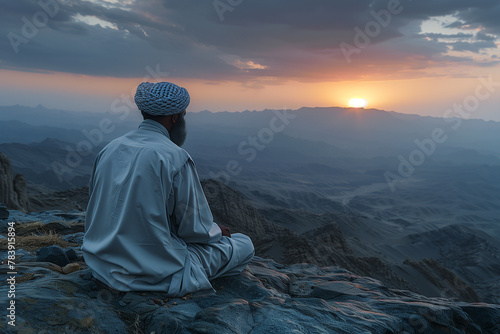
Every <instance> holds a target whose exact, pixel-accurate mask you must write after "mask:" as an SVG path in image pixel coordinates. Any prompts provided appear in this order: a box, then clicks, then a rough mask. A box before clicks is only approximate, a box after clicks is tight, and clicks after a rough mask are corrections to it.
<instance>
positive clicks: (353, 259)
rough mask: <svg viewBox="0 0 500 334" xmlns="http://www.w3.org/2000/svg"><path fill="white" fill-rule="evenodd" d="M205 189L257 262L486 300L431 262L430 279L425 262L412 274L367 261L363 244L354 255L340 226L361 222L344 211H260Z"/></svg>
mask: <svg viewBox="0 0 500 334" xmlns="http://www.w3.org/2000/svg"><path fill="white" fill-rule="evenodd" d="M202 185H203V188H204V191H205V195H206V197H207V200H208V202H209V203H210V208H211V209H212V213H213V214H214V218H215V220H216V221H217V222H219V223H221V224H223V225H226V226H228V227H230V229H231V230H232V231H238V232H242V233H245V234H247V235H249V236H250V237H251V238H252V240H254V244H255V248H256V254H257V255H259V256H262V257H266V258H272V259H274V260H275V261H278V262H281V263H286V264H293V263H301V262H305V263H311V264H316V265H320V266H329V265H337V266H340V267H342V268H345V269H347V270H350V271H352V272H354V273H355V274H357V275H363V276H370V277H373V278H376V279H378V280H381V281H383V282H384V284H386V285H387V286H389V287H391V288H397V289H408V290H411V291H413V292H417V293H420V292H421V288H420V286H423V287H425V288H427V289H426V290H425V292H429V293H430V294H432V295H435V296H441V297H449V298H456V299H459V300H463V301H470V302H474V301H478V300H482V298H479V297H478V296H477V294H476V293H475V292H474V290H473V289H472V288H471V287H470V286H469V285H468V284H467V283H465V282H464V281H463V280H461V279H460V278H459V277H457V276H456V275H455V274H454V273H453V272H451V271H450V270H447V269H446V268H444V267H442V266H441V265H440V264H438V263H436V262H435V261H434V262H432V263H433V267H432V268H433V271H432V275H430V274H429V270H428V268H429V266H426V265H425V264H424V263H423V262H411V268H408V267H409V266H410V261H409V262H407V263H402V264H401V266H393V265H391V264H390V263H388V262H385V261H384V260H383V257H380V258H379V257H376V256H373V255H372V256H366V255H363V254H374V253H376V252H374V250H372V249H369V250H367V251H364V252H363V251H360V250H359V248H363V247H364V246H363V243H362V242H361V241H359V240H358V243H357V248H358V249H356V250H354V249H353V248H352V246H351V245H352V242H351V243H348V242H347V241H346V239H345V237H344V233H343V232H342V230H341V228H340V227H339V223H343V222H344V221H346V220H349V221H350V222H349V225H351V226H352V225H356V223H358V221H355V222H354V223H353V219H356V217H353V216H352V215H351V216H349V217H347V216H346V213H344V212H342V211H339V212H338V213H336V214H333V213H330V214H321V215H320V214H312V213H309V212H306V211H295V212H293V211H290V210H281V209H276V210H257V209H255V208H254V207H253V206H251V205H249V204H248V202H247V201H246V200H245V199H244V197H243V196H242V195H241V194H240V193H239V192H237V191H235V190H233V189H231V188H229V187H227V186H226V185H224V184H223V183H220V182H217V181H214V180H206V181H203V182H202ZM270 220H272V221H270ZM344 223H345V224H344V225H346V224H347V223H346V222H344ZM362 224H363V222H362V221H361V220H360V221H359V224H358V225H359V226H358V227H357V228H359V229H363V225H362ZM365 224H366V223H365ZM300 225H301V226H300ZM285 226H289V227H290V228H287V227H285ZM292 229H293V230H292ZM344 230H345V229H344ZM429 261H431V260H429ZM396 270H397V271H396ZM411 270H415V271H416V272H418V273H419V275H418V276H417V275H415V273H413V272H410V271H411ZM422 282H423V283H422ZM424 283H425V284H424ZM428 287H430V288H428Z"/></svg>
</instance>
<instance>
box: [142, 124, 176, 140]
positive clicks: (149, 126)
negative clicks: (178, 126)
mask: <svg viewBox="0 0 500 334" xmlns="http://www.w3.org/2000/svg"><path fill="white" fill-rule="evenodd" d="M139 129H144V130H148V131H153V132H158V133H161V134H163V135H165V136H166V137H167V138H168V139H170V134H169V133H168V131H167V129H166V128H165V127H164V126H163V125H161V124H160V123H158V122H157V121H153V120H152V119H145V120H144V121H142V123H141V124H140V125H139Z"/></svg>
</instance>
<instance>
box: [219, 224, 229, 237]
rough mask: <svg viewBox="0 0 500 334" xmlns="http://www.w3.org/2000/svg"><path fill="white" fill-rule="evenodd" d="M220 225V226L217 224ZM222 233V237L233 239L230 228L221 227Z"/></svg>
mask: <svg viewBox="0 0 500 334" xmlns="http://www.w3.org/2000/svg"><path fill="white" fill-rule="evenodd" d="M217 225H219V224H217ZM219 227H220V229H221V231H222V236H225V237H229V238H231V232H229V227H226V226H222V225H219Z"/></svg>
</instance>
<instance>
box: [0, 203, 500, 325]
mask: <svg viewBox="0 0 500 334" xmlns="http://www.w3.org/2000/svg"><path fill="white" fill-rule="evenodd" d="M82 214H83V213H82ZM82 214H79V213H73V214H71V213H69V214H61V213H57V212H52V213H46V214H45V216H44V217H45V218H47V217H50V218H47V219H46V220H42V219H41V220H40V221H29V220H30V219H29V218H30V217H29V216H27V215H25V216H23V217H24V218H23V217H21V214H20V213H16V212H11V216H12V217H17V220H18V223H16V232H18V236H17V237H16V238H17V240H18V243H16V244H17V254H18V256H17V257H16V260H15V262H16V265H15V269H16V271H17V272H18V274H17V275H16V278H15V284H11V283H14V282H13V281H12V280H9V277H10V276H11V275H9V274H8V272H9V268H8V266H7V264H3V265H1V266H0V274H1V276H2V278H1V283H0V294H1V295H2V296H8V295H9V290H10V291H12V290H14V291H15V298H10V297H9V298H4V297H2V299H1V301H2V302H1V309H2V310H4V311H3V312H4V313H5V312H10V311H9V310H7V308H8V307H9V305H10V300H15V304H14V305H15V325H16V326H15V328H14V327H12V326H11V325H9V323H8V322H9V321H11V319H9V317H6V318H5V317H4V320H3V321H2V322H0V331H1V332H10V331H12V332H17V333H148V334H149V333H156V334H158V333H254V334H255V333H356V334H359V333H398V334H403V333H404V334H406V333H492V334H493V333H500V305H491V304H484V303H464V302H456V301H453V300H450V299H444V298H428V297H424V296H421V295H418V294H415V293H412V292H409V291H406V290H396V289H389V288H387V287H386V286H384V285H383V284H382V283H381V282H380V281H378V280H375V279H372V278H369V277H361V276H358V275H354V274H353V273H351V272H349V271H347V270H345V269H342V268H339V267H334V266H329V267H320V266H317V265H312V264H291V265H282V264H279V263H276V262H274V261H272V260H268V259H264V258H261V257H255V258H254V260H253V261H252V262H251V264H250V265H249V266H248V267H247V269H245V270H244V271H243V273H241V274H240V275H237V276H231V277H223V278H219V279H215V280H213V285H214V288H215V290H216V292H213V291H200V292H198V293H196V294H189V295H186V296H183V297H181V298H170V297H167V296H165V295H164V294H161V293H149V292H148V293H140V292H119V291H115V290H113V289H110V288H108V287H106V286H104V285H103V284H102V283H100V282H98V281H97V280H95V279H94V278H93V277H92V273H91V271H90V269H89V268H88V267H87V266H86V265H85V263H84V262H83V261H82V257H81V252H79V244H81V239H82V238H81V236H82V227H83V221H82V219H81V217H82ZM38 217H39V218H43V217H41V216H38ZM21 218H22V219H21ZM51 219H59V221H50V220H51ZM4 227H5V226H4ZM4 227H3V228H2V229H1V231H0V233H1V234H2V235H3V236H7V235H6V230H5V228H4ZM37 238H38V239H37ZM0 241H1V243H0V248H1V249H3V250H4V252H3V253H1V254H2V257H3V259H5V257H6V253H5V246H6V242H5V238H2V239H0ZM48 243H51V244H54V245H58V246H60V247H61V248H59V247H57V249H59V250H60V249H65V252H66V253H69V252H70V251H71V250H72V251H74V252H71V253H73V254H72V256H69V255H68V256H67V258H68V260H66V257H64V256H63V258H64V261H63V262H62V263H60V264H61V266H62V265H64V267H61V266H59V265H57V264H55V263H53V262H41V260H42V259H43V254H45V253H47V252H45V251H41V250H40V249H41V248H43V247H47V246H49V244H48ZM52 248H54V247H52ZM37 250H38V252H37ZM49 253H50V252H49ZM66 253H65V254H66ZM67 261H72V263H69V264H67V265H65V263H66V262H67ZM56 262H57V261H56ZM6 310H7V311H6ZM7 314H8V313H7Z"/></svg>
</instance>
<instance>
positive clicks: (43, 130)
mask: <svg viewBox="0 0 500 334" xmlns="http://www.w3.org/2000/svg"><path fill="white" fill-rule="evenodd" d="M140 120H141V119H140V115H139V114H138V112H137V111H132V110H128V111H127V109H126V108H125V107H124V108H122V109H120V112H116V113H107V114H102V113H76V112H66V111H59V110H49V109H45V108H43V107H41V106H39V107H37V108H27V107H20V106H13V107H0V128H1V129H2V131H1V133H0V152H3V153H5V154H6V155H7V156H9V158H10V159H11V161H12V164H13V167H14V170H15V171H16V172H18V173H22V174H24V175H25V177H26V179H27V182H28V184H29V188H30V191H31V194H32V195H33V196H35V195H36V194H37V192H40V191H42V192H49V191H56V190H57V191H64V190H66V189H68V188H73V187H74V188H78V187H83V186H85V185H86V184H87V182H88V176H89V175H90V172H91V168H92V163H93V159H94V157H95V155H96V154H97V153H98V152H99V150H100V148H102V147H103V145H105V144H106V143H107V142H108V141H109V140H111V139H113V138H115V137H118V136H120V135H121V134H123V133H125V132H127V131H129V130H131V129H133V128H136V127H137V125H138V123H139V122H140ZM186 121H187V124H188V137H187V141H186V144H185V146H184V148H185V149H186V150H187V151H188V152H189V153H190V154H191V156H192V157H193V158H194V161H195V163H196V165H197V168H198V171H199V173H200V176H201V177H202V178H204V179H214V180H216V181H218V182H215V183H210V182H209V183H205V187H209V188H208V190H207V188H205V190H206V192H207V193H208V192H210V189H212V188H213V189H215V190H216V191H215V192H214V194H216V193H220V194H221V195H220V196H221V198H225V201H226V202H227V201H229V199H232V201H236V202H237V199H236V197H235V196H242V198H244V199H245V201H246V203H247V204H248V205H249V206H251V207H252V208H253V209H248V210H247V209H245V210H243V209H242V210H243V211H242V212H240V213H238V212H233V216H231V217H233V218H234V220H245V221H247V222H253V224H256V225H255V226H261V225H262V224H264V225H262V226H267V225H266V224H268V223H269V224H272V226H273V228H274V231H278V232H279V231H281V232H279V233H282V234H283V233H284V234H285V235H288V236H293V240H295V242H296V243H297V244H298V245H303V247H304V248H303V249H302V250H301V249H300V247H299V250H298V252H297V254H295V255H290V253H289V252H287V251H285V246H290V245H289V244H287V242H288V241H285V240H281V241H279V240H278V239H275V241H274V242H273V240H272V239H271V240H270V241H269V243H268V244H267V245H262V247H261V250H262V252H264V253H265V255H267V256H269V257H272V258H274V259H276V260H278V261H281V262H289V263H290V262H296V261H299V262H300V261H309V262H310V261H313V260H311V259H314V258H315V259H316V260H315V263H318V264H321V265H328V264H339V265H346V266H351V267H350V268H348V269H350V270H353V271H355V269H356V268H358V270H357V272H358V273H360V274H364V275H371V276H374V277H376V278H379V279H387V280H388V281H390V282H392V283H393V284H394V286H397V285H398V284H400V285H399V286H400V287H403V286H404V287H411V288H413V289H415V290H418V291H419V292H421V293H424V294H426V295H430V296H441V295H443V296H448V297H450V296H451V297H456V298H461V299H470V300H473V299H474V298H476V297H474V296H475V294H476V296H477V298H478V299H479V300H482V301H487V302H493V303H500V286H499V285H498V281H499V278H500V262H499V259H500V145H498V144H499V143H500V123H498V122H492V121H489V122H486V121H482V120H461V119H451V118H450V119H442V118H434V117H421V116H417V115H405V114H398V113H395V112H386V111H382V110H375V109H366V110H364V109H345V108H301V109H299V110H263V111H244V112H238V113H232V112H219V113H211V112H209V111H203V112H199V113H188V115H187V116H186ZM210 185H211V186H212V188H210ZM224 185H227V186H229V187H231V188H233V189H234V190H237V191H238V194H239V195H230V194H232V193H231V191H232V190H229V188H227V187H225V186H224ZM214 194H211V195H207V197H209V198H210V199H211V201H212V202H211V205H213V206H214V207H217V205H218V204H217V203H219V204H220V205H222V204H221V203H222V202H220V201H219V202H217V198H219V197H217V196H215V197H214ZM212 203H214V204H212ZM224 203H225V202H224ZM237 208H238V205H235V206H234V210H236V209H237ZM234 210H233V211H234ZM249 210H250V211H249ZM252 210H256V211H255V212H256V213H251V214H250V213H249V212H254V211H252ZM217 212H219V213H223V214H220V215H219V218H220V219H224V217H226V219H227V215H228V214H229V213H228V212H229V211H224V210H223V207H220V208H219V207H217ZM256 215H257V216H258V219H257V218H255V217H256ZM249 217H254V218H249ZM264 221H266V222H267V223H263V222H264ZM252 226H253V225H252ZM269 226H271V225H269ZM261 229H263V230H265V228H263V227H262V228H261ZM263 230H262V231H263ZM278 232H276V233H277V234H276V237H278V234H279V233H278ZM276 240H277V241H276ZM288 240H291V239H290V238H288ZM269 244H272V245H271V246H270V245H269ZM296 246H297V245H296ZM319 246H321V247H322V248H321V247H320V248H318V247H319ZM297 247H298V246H297ZM339 254H343V255H342V256H340V257H339ZM321 256H324V258H321ZM369 258H372V259H377V261H378V262H373V261H371V262H372V263H376V264H377V265H374V266H373V268H365V270H364V271H363V270H362V269H361V267H362V263H365V264H367V263H370V261H368V260H367V259H369ZM341 259H344V260H341ZM345 259H350V260H345ZM363 259H364V260H363ZM329 261H330V262H337V263H330V262H329ZM341 261H345V263H341ZM377 270H379V271H380V272H379V273H377ZM446 273H451V274H446ZM403 281H404V283H402V282H403ZM397 282H400V283H397ZM469 289H473V291H474V293H470V291H471V290H469ZM443 291H444V292H443Z"/></svg>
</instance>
